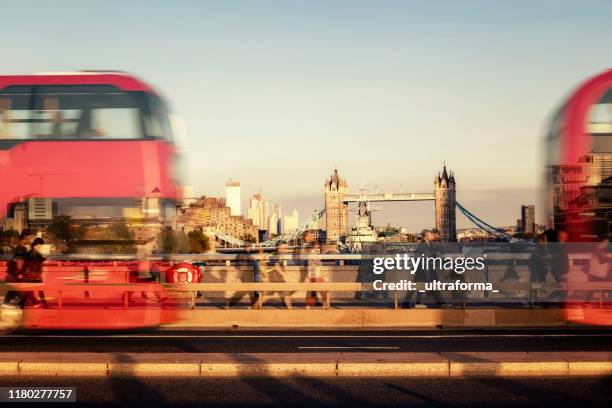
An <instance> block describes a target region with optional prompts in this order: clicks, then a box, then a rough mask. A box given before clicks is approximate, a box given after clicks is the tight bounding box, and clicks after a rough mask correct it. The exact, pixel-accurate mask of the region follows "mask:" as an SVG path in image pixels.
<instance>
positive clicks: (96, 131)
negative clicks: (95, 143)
mask: <svg viewBox="0 0 612 408" xmlns="http://www.w3.org/2000/svg"><path fill="white" fill-rule="evenodd" d="M0 139H13V140H47V139H53V140H80V139H100V140H106V139H156V140H166V141H172V132H171V130H170V122H169V118H168V113H167V110H166V107H165V104H164V103H163V102H162V101H161V100H160V99H159V98H158V97H157V96H156V95H153V94H147V93H145V92H122V91H118V90H117V89H116V88H114V87H112V86H108V85H48V86H13V87H8V88H5V89H4V90H2V91H1V92H0Z"/></svg>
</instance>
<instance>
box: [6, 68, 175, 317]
mask: <svg viewBox="0 0 612 408" xmlns="http://www.w3.org/2000/svg"><path fill="white" fill-rule="evenodd" d="M177 162H178V158H177V151H176V149H175V145H174V142H173V135H172V129H171V120H170V116H169V114H168V111H167V108H166V104H165V103H164V101H163V100H162V98H161V97H160V95H159V94H158V93H157V92H156V91H155V90H154V89H153V88H151V87H150V86H149V85H147V84H146V83H144V82H142V81H141V80H139V79H137V78H135V77H134V76H131V75H128V74H125V73H120V72H68V73H49V74H36V75H17V76H0V186H2V188H0V219H5V223H6V224H5V226H10V227H12V228H13V229H16V230H20V229H21V228H22V227H23V226H25V223H26V222H27V224H28V226H29V227H31V228H34V229H37V230H39V231H42V230H44V229H45V228H46V227H48V226H49V225H50V224H52V223H53V221H54V220H56V219H57V217H58V216H65V217H66V218H67V219H69V220H70V221H69V222H70V224H71V225H72V226H73V227H75V226H83V227H99V228H100V229H103V228H105V227H108V226H109V225H112V224H113V223H117V222H119V221H121V222H125V221H126V220H129V222H131V223H132V226H134V225H136V226H140V227H141V230H143V231H147V227H148V226H154V227H156V228H161V227H163V226H165V225H168V223H169V222H170V221H171V219H172V215H173V212H174V210H175V208H176V203H177V202H178V200H180V199H181V189H180V187H179V183H178V181H177V179H176V178H177V176H178V175H177V174H175V172H176V168H177ZM6 220H8V221H6ZM9 224H10V225H9ZM154 230H155V228H152V229H149V230H148V231H149V233H151V232H150V231H154ZM95 238H96V237H94V239H93V241H94V242H95ZM136 238H138V237H136ZM88 250H89V251H95V248H89V249H88ZM49 268H50V269H53V272H54V273H53V274H52V275H53V276H51V275H50V274H49V273H47V275H48V279H47V280H48V281H50V282H57V280H58V279H61V276H63V275H65V273H64V272H65V271H64V272H62V268H61V267H53V266H49V267H48V269H49ZM64 269H65V268H64ZM98 269H104V268H98ZM111 269H113V268H111ZM114 269H117V266H116V265H115V268H114ZM119 269H121V270H123V269H125V268H119ZM66 270H67V269H66ZM76 275H79V276H80V274H79V273H77V274H76ZM76 275H75V276H76ZM104 276H105V278H104V279H100V280H98V283H126V282H128V280H129V277H128V274H126V273H123V272H119V273H110V272H109V273H107V274H105V275H104ZM64 279H65V277H64ZM84 279H85V278H84ZM79 281H80V280H79V279H77V280H76V282H79ZM79 293H80V295H79V296H81V297H82V295H83V292H79ZM92 293H93V292H92ZM67 295H69V294H68V293H65V296H64V297H65V299H64V303H65V304H66V307H64V308H63V311H62V313H59V312H58V311H55V312H51V311H48V310H47V311H41V312H39V311H38V309H37V310H36V311H30V312H28V313H26V317H27V319H26V321H28V320H30V321H32V322H36V321H46V322H51V321H53V322H55V323H54V325H56V326H57V327H70V326H71V325H74V326H75V327H79V326H86V327H89V328H94V327H97V328H114V327H134V326H139V325H151V323H152V322H153V323H154V322H155V321H158V322H159V321H161V320H163V319H162V317H161V312H160V313H157V314H156V312H155V311H156V310H157V311H160V310H161V306H159V305H158V306H156V307H154V308H153V309H152V307H147V308H146V313H145V309H143V308H141V312H140V314H139V312H138V311H137V310H136V311H134V310H131V311H130V313H129V315H130V316H131V317H130V318H121V319H117V316H116V312H107V313H106V314H105V313H104V312H100V311H98V312H96V319H95V321H96V322H95V323H92V319H89V318H88V317H87V311H86V312H85V313H82V312H80V311H79V310H78V309H70V308H69V307H68V304H69V303H70V301H69V297H66V296H67ZM88 295H89V294H88ZM88 297H89V299H90V300H88V301H89V305H93V303H92V302H93V300H91V299H95V297H96V296H95V295H92V296H88ZM82 306H83V305H82ZM86 306H87V304H84V306H83V307H85V309H87V307H86ZM71 310H72V312H70V311H71ZM83 310H84V309H83ZM152 310H153V312H152ZM50 313H51V314H53V316H54V317H53V318H52V319H50V318H49V316H47V317H45V318H44V319H42V320H41V319H37V315H38V314H40V316H43V315H45V314H50ZM70 313H73V316H72V315H71V314H70ZM100 313H102V314H100ZM113 314H114V315H113ZM125 315H127V314H124V316H125ZM152 315H153V316H154V317H153V318H151V316H152ZM90 316H91V315H90ZM104 316H106V318H104ZM39 323H40V322H39ZM33 324H34V325H36V324H37V323H33ZM92 325H93V326H94V327H91V326H92Z"/></svg>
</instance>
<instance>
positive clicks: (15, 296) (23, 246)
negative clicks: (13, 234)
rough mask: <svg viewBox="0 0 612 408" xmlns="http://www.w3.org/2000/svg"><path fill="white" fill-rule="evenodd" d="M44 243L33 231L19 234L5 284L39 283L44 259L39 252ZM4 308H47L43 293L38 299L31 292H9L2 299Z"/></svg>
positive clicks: (8, 266) (26, 230) (40, 292)
mask: <svg viewBox="0 0 612 408" xmlns="http://www.w3.org/2000/svg"><path fill="white" fill-rule="evenodd" d="M42 245H44V241H43V239H42V238H40V237H36V236H35V233H34V231H32V230H30V229H25V230H23V231H22V232H21V234H19V238H18V242H17V246H16V247H15V251H14V252H13V255H12V257H11V259H10V260H9V262H8V265H7V274H6V282H7V283H21V282H30V283H41V282H42V272H43V263H44V261H45V257H44V255H43V254H42V252H41V248H42ZM3 306H4V307H44V308H49V305H48V303H47V301H46V299H45V295H44V292H43V291H38V297H37V296H36V295H35V293H34V292H33V291H16V290H10V291H8V292H7V293H6V295H5V297H4V304H3Z"/></svg>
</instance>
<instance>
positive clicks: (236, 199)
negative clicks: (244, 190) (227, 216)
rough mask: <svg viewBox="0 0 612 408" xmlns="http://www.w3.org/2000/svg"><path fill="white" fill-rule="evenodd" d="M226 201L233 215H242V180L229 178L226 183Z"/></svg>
mask: <svg viewBox="0 0 612 408" xmlns="http://www.w3.org/2000/svg"><path fill="white" fill-rule="evenodd" d="M225 202H226V203H227V206H228V207H229V208H230V210H231V212H232V215H241V214H242V208H241V205H240V182H239V181H235V180H229V181H228V182H227V183H225Z"/></svg>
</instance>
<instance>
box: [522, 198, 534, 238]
mask: <svg viewBox="0 0 612 408" xmlns="http://www.w3.org/2000/svg"><path fill="white" fill-rule="evenodd" d="M521 231H522V232H523V234H525V235H532V236H533V235H535V233H536V225H535V205H522V206H521Z"/></svg>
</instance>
